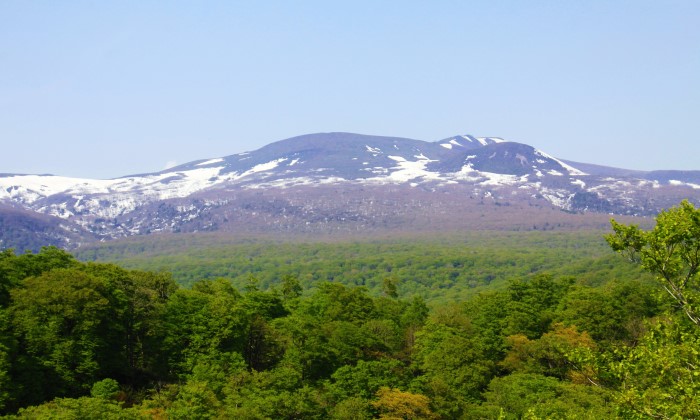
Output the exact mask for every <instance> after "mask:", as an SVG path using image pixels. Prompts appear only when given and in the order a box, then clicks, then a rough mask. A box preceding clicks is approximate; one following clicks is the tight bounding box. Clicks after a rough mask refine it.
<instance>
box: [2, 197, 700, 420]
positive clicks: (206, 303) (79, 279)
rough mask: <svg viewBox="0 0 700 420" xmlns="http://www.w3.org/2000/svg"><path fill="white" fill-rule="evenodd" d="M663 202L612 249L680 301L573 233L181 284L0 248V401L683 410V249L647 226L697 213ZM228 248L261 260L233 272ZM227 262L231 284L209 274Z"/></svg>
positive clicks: (336, 413)
mask: <svg viewBox="0 0 700 420" xmlns="http://www.w3.org/2000/svg"><path fill="white" fill-rule="evenodd" d="M679 209H682V210H679ZM668 213H669V214H670V215H671V216H669V215H667V214H666V213H664V214H662V215H660V218H659V219H658V221H657V222H658V223H660V224H662V225H663V224H665V225H666V228H663V226H662V227H658V226H657V228H658V229H659V231H658V232H657V231H656V229H657V228H655V230H653V231H651V233H650V232H644V231H642V230H641V229H639V228H637V227H632V228H630V227H625V226H623V225H619V224H615V223H614V224H613V228H614V232H615V233H614V234H613V235H612V237H611V238H610V241H611V244H612V245H613V248H614V249H617V250H620V251H623V250H624V251H625V252H627V253H628V255H631V256H633V257H634V258H633V259H634V260H635V261H639V262H640V263H641V265H642V267H643V268H644V269H646V270H649V271H651V272H652V273H654V274H655V275H657V276H658V280H659V281H660V282H661V284H662V285H663V286H665V287H667V288H668V287H671V286H670V283H671V282H676V283H678V282H680V283H679V284H680V285H681V286H682V288H681V289H679V290H681V291H682V294H683V298H684V299H685V300H684V301H681V300H679V299H677V298H678V296H679V295H677V294H676V295H674V299H668V297H667V296H670V295H669V294H668V293H667V294H666V296H665V297H662V295H661V294H660V293H656V292H655V289H654V286H653V282H651V281H650V277H649V276H645V275H640V274H639V273H640V270H639V268H634V266H633V265H630V264H627V263H625V262H624V261H616V260H615V259H611V258H610V257H609V256H607V255H604V254H602V253H599V252H598V251H597V250H596V249H597V248H596V247H598V246H600V241H597V242H596V241H592V240H591V239H590V238H588V239H587V238H586V237H585V236H584V237H583V239H581V242H582V244H580V245H581V247H579V246H577V245H573V244H571V243H570V240H571V238H572V237H571V236H518V238H519V239H523V238H525V241H524V242H522V243H520V244H518V245H517V246H515V245H513V244H512V243H511V244H510V245H502V246H501V247H500V248H499V247H498V246H496V242H497V241H495V240H494V241H493V242H490V241H489V240H487V239H485V240H484V241H483V245H484V246H483V247H481V248H479V247H476V245H474V244H468V245H465V244H462V245H465V246H463V247H461V248H460V247H459V246H456V245H457V244H458V242H450V243H448V244H439V243H434V242H433V243H428V242H422V243H414V244H400V243H384V244H378V243H374V244H371V243H366V244H333V245H332V246H330V245H328V246H327V245H324V246H321V245H319V244H307V245H303V244H302V245H299V244H297V245H295V246H294V247H293V249H292V247H289V248H288V247H286V245H284V246H282V247H280V248H277V249H272V250H267V251H265V250H263V248H261V247H259V245H258V244H253V245H250V247H249V248H245V247H242V246H241V247H240V248H236V251H237V252H238V254H235V253H234V254H229V260H228V262H226V260H225V258H224V257H223V256H218V255H214V257H213V258H214V259H213V260H212V261H213V267H214V268H211V269H207V268H206V267H205V268H203V270H205V271H206V270H209V271H207V275H205V276H202V277H201V278H199V279H197V280H196V281H192V282H191V283H190V287H189V288H184V287H181V286H177V285H176V284H175V282H174V281H173V278H172V277H171V276H170V275H169V274H167V273H166V272H163V271H159V272H148V271H139V270H129V269H124V268H121V267H119V266H116V265H113V264H105V263H94V262H91V263H83V262H79V261H77V260H76V259H74V258H73V257H72V256H71V255H69V254H67V253H65V252H63V251H61V250H58V249H56V248H45V249H43V250H42V251H41V252H39V253H37V254H23V255H16V254H14V252H12V251H6V252H4V253H3V254H2V255H1V256H0V283H1V285H2V288H0V410H1V412H2V413H5V414H7V415H8V417H11V418H108V419H109V418H126V419H131V418H156V419H166V418H173V419H177V418H183V419H184V418H187V419H190V418H193V419H197V418H201V419H206V418H241V419H258V418H288V419H292V418H311V419H313V418H318V419H321V418H336V419H352V418H387V419H388V418H565V417H575V418H592V419H593V418H595V419H597V418H614V417H625V418H645V417H670V418H673V417H678V418H690V417H697V414H698V410H700V407H698V404H697V402H696V398H695V397H696V396H697V395H698V393H700V389H698V387H697V385H696V380H697V369H696V366H700V360H698V354H700V341H698V338H697V337H698V334H697V324H696V323H695V322H694V321H693V317H692V315H693V314H694V313H695V312H694V311H695V309H694V306H693V305H694V302H695V300H694V299H695V295H694V294H695V293H696V292H697V291H696V287H697V286H696V284H695V283H696V280H697V278H696V277H697V276H696V275H695V274H692V275H691V274H690V273H694V270H695V269H694V268H693V264H694V262H693V261H694V260H693V258H694V257H693V255H694V254H693V253H692V251H688V249H692V247H693V246H695V243H696V242H695V238H693V237H692V235H687V234H681V233H678V232H677V233H678V234H677V235H676V234H670V233H669V234H666V233H663V234H662V233H660V232H666V231H669V232H672V231H673V229H676V228H677V229H681V230H683V231H687V230H688V229H690V231H691V232H693V231H692V229H694V228H693V225H692V223H691V225H688V222H687V220H686V219H687V218H690V219H693V218H694V217H695V210H694V209H691V208H689V207H687V206H686V204H682V205H681V207H679V208H677V209H672V210H669V212H668ZM662 216H663V217H662ZM662 228H663V229H662ZM664 229H666V230H664ZM669 229H670V230H669ZM653 232H657V233H658V234H657V233H653ZM698 234H699V235H700V231H699V232H698ZM654 235H656V236H657V237H656V239H653V240H652V237H653V236H654ZM679 237H682V238H683V239H682V240H678V239H677V238H679ZM503 238H504V236H500V237H499V238H498V240H502V239H503ZM513 238H515V236H513V237H511V239H513ZM547 240H551V242H547ZM664 240H665V241H666V243H667V245H668V244H673V245H672V246H666V247H663V246H661V245H659V244H661V243H662V242H663V241H664ZM538 241H540V242H538ZM591 241H592V242H591ZM616 241H617V242H616ZM654 241H657V242H654ZM659 241H661V242H659ZM594 243H595V244H597V245H592V244H594ZM654 244H656V245H654ZM528 247H530V248H528ZM273 248H274V247H273ZM680 248H686V249H680ZM229 251H230V249H229ZM266 252H267V254H266ZM284 252H288V253H289V254H288V255H286V257H285V256H284V255H283V254H284ZM334 252H335V254H334ZM664 252H666V253H667V254H668V255H665V256H663V255H664V254H663V253H664ZM305 253H309V254H312V255H306V254H305ZM577 253H578V257H579V258H574V257H575V256H576V254H577ZM214 254H216V252H214ZM647 254H649V255H647ZM263 255H264V256H263ZM660 255H661V256H663V258H665V260H663V261H666V264H667V265H666V266H664V267H665V268H664V270H665V271H664V272H663V273H662V272H661V271H659V270H660V268H659V265H658V264H657V262H658V261H662V259H660V258H662V257H660ZM241 258H243V260H249V259H250V258H252V259H253V260H255V261H257V262H256V263H254V264H248V263H245V264H248V265H246V266H245V267H243V268H241V267H238V268H236V267H233V266H235V265H236V264H237V263H238V262H240V261H243V260H241ZM279 258H285V260H284V261H282V260H279ZM295 258H298V260H295ZM649 258H652V260H649ZM654 258H656V259H654ZM275 261H276V262H275ZM645 261H647V262H645ZM649 261H651V262H649ZM655 261H656V262H655ZM160 262H162V260H161V261H160ZM248 262H250V261H248ZM224 263H226V264H227V265H228V266H231V267H233V268H231V269H232V270H238V271H237V272H240V273H241V276H244V277H241V278H233V279H227V278H223V277H218V276H213V275H212V274H214V273H215V272H216V271H217V270H218V269H217V268H216V267H217V266H218V265H220V264H224ZM256 264H259V265H256ZM655 264H656V265H655ZM669 264H671V265H673V264H675V267H676V268H673V269H671V268H669V267H670V265H669ZM545 268H547V269H548V270H547V271H549V272H543V269H545ZM550 269H551V270H550ZM268 270H269V271H268ZM453 273H457V274H453ZM664 273H666V274H664ZM484 276H486V277H489V276H493V277H492V278H490V280H486V281H482V280H484V279H485V278H486V277H484ZM475 278H476V280H474V279H475ZM477 284H479V285H480V286H478V287H477V286H476V285H477ZM485 285H488V287H486V286H485ZM674 287H675V286H674ZM11 413H14V414H11Z"/></svg>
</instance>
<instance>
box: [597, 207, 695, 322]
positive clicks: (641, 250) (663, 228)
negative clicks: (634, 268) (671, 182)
mask: <svg viewBox="0 0 700 420" xmlns="http://www.w3.org/2000/svg"><path fill="white" fill-rule="evenodd" d="M611 223H612V229H613V232H614V233H612V234H610V235H607V236H606V240H607V241H608V243H609V244H610V246H611V247H612V249H613V250H615V251H617V252H620V253H622V254H623V255H625V256H627V257H628V258H629V259H630V260H632V261H634V262H638V263H641V265H642V267H644V268H645V269H646V270H648V271H650V272H652V273H654V274H655V275H656V278H657V279H658V280H659V282H660V283H661V285H662V286H663V288H664V290H665V291H666V292H668V294H669V295H670V296H671V297H672V298H673V299H674V300H675V301H676V302H677V303H678V305H679V306H680V307H681V309H682V310H683V311H684V312H685V314H686V315H687V317H688V318H689V319H690V320H691V321H692V322H693V323H694V324H695V325H698V326H700V307H699V306H698V305H700V279H699V278H698V270H699V269H700V210H699V209H696V208H695V207H694V206H693V205H692V204H691V203H689V202H688V201H683V202H681V204H680V205H679V206H677V207H673V208H671V209H669V210H666V211H662V212H661V213H659V215H658V216H657V217H656V226H655V227H654V228H653V229H652V230H648V231H644V230H642V229H640V228H639V226H636V225H623V224H621V223H618V222H616V221H615V220H614V219H613V220H612V221H611Z"/></svg>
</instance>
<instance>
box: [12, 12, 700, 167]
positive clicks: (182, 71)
mask: <svg viewBox="0 0 700 420" xmlns="http://www.w3.org/2000/svg"><path fill="white" fill-rule="evenodd" d="M699 22H700V1H696V0H687V1H674V0H667V1H658V0H654V1H646V0H634V1H624V0H619V1H617V0H616V1H610V0H587V1H574V0H571V1H559V0H549V1H519V0H513V1H507V0H502V1H498V0H488V1H487V0H484V1H478V0H474V1H466V0H460V1H441V0H431V1H409V0H401V1H391V0H382V1H376V0H371V1H364V0H352V1H342V0H339V1H304V0H298V1H274V0H266V1H233V0H231V1H221V2H217V1H203V2H193V1H168V2H164V1H147V0H143V1H61V2H57V1H31V0H30V1H19V0H4V1H0V173H32V174H34V173H41V174H44V173H52V174H56V175H63V176H72V177H84V178H101V179H107V178H115V177H120V176H125V175H131V174H139V173H146V172H154V171H159V170H162V169H164V168H166V167H169V166H174V165H176V164H183V163H186V162H189V161H192V160H196V159H205V158H214V157H221V156H227V155H231V154H235V153H239V152H243V151H250V150H255V149H258V148H260V147H262V146H264V145H266V144H269V143H272V142H274V141H277V140H282V139H285V138H289V137H293V136H297V135H301V134H308V133H316V132H331V131H345V132H355V133H361V134H374V135H388V136H397V137H408V138H413V139H419V140H426V141H436V140H440V139H444V138H447V137H450V136H453V135H457V134H472V135H475V136H493V137H502V138H504V139H506V140H509V141H517V142H521V143H526V144H529V145H531V146H534V147H536V148H538V149H540V150H543V151H545V152H546V153H548V154H550V155H553V156H556V157H558V158H562V159H569V160H574V161H579V162H586V163H595V164H600V165H606V166H614V167H620V168H627V169H639V170H653V169H684V170H691V169H692V170H700V23H699Z"/></svg>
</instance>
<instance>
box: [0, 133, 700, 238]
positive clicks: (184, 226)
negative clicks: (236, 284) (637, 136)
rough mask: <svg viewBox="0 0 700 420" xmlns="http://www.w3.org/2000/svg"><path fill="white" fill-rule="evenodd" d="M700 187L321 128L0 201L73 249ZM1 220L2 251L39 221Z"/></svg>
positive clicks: (628, 210)
mask: <svg viewBox="0 0 700 420" xmlns="http://www.w3.org/2000/svg"><path fill="white" fill-rule="evenodd" d="M699 191H700V171H653V172H643V171H632V170H622V169H616V168H607V167H603V166H598V165H594V164H583V163H575V162H572V161H564V160H560V159H557V158H555V157H552V156H550V155H548V154H547V153H545V152H543V151H540V150H537V149H535V148H533V147H531V146H528V145H525V144H520V143H514V142H507V141H504V140H503V139H500V138H495V137H479V138H477V137H473V136H469V135H460V136H454V137H450V138H447V139H443V140H439V141H435V142H426V141H421V140H413V139H406V138H397V137H382V136H368V135H360V134H352V133H317V134H309V135H303V136H298V137H293V138H290V139H286V140H281V141H278V142H275V143H271V144H269V145H267V146H265V147H262V148H260V149H258V150H255V151H251V152H246V153H239V154H235V155H230V156H225V157H220V158H213V159H206V160H198V161H193V162H190V163H187V164H184V165H180V166H178V167H175V168H171V169H168V170H164V171H160V172H154V173H150V174H141V175H132V176H126V177H122V178H117V179H111V180H90V179H77V178H66V177H60V176H51V175H12V174H5V175H0V203H5V206H6V207H5V209H6V210H0V212H4V213H5V214H10V210H7V209H10V208H12V209H14V210H12V211H17V209H20V210H22V211H23V212H25V213H24V214H25V215H26V216H27V217H29V215H33V216H32V217H35V218H36V217H41V218H43V219H37V220H50V222H47V223H49V225H51V226H54V227H55V226H57V225H61V223H56V221H57V220H60V221H63V222H62V223H63V226H64V227H66V226H68V227H67V228H61V229H57V230H54V231H52V232H55V233H54V234H55V235H57V236H61V235H62V234H61V232H63V231H65V232H66V233H65V235H63V236H62V239H61V240H62V241H63V242H61V243H63V244H76V243H80V242H88V241H92V240H94V239H95V238H102V239H108V238H117V237H124V236H130V235H138V234H149V233H153V232H164V231H165V232H178V231H203V230H205V231H212V230H222V231H231V232H236V231H244V230H253V231H256V230H266V231H288V232H299V231H304V232H316V231H319V230H321V231H323V230H325V231H329V232H330V231H333V229H341V230H345V231H350V230H353V229H355V230H358V229H382V228H385V229H387V228H392V229H420V228H422V227H421V226H427V225H431V224H432V225H439V226H442V227H445V226H447V225H449V224H450V223H453V224H454V225H455V226H456V225H459V223H456V222H454V220H456V219H457V218H458V217H460V206H461V208H462V209H466V208H469V207H470V206H473V205H478V203H483V202H484V200H489V202H491V203H501V204H508V205H513V206H515V207H519V208H523V209H528V208H543V206H544V207H552V208H555V209H559V210H564V211H568V212H600V213H606V214H607V213H615V214H630V215H634V214H636V215H650V214H655V213H657V212H658V211H659V210H661V209H662V208H665V207H669V206H672V205H675V204H677V203H678V202H679V201H680V200H681V199H686V198H687V199H691V200H692V201H695V202H697V198H698V192H699ZM334 192H341V194H340V195H339V196H338V195H337V194H335V193H334ZM454 203H459V205H458V206H454V205H453V204H454ZM475 203H477V204H475ZM4 220H10V222H5V223H6V226H9V227H8V228H7V230H5V229H3V232H4V233H3V236H2V237H0V239H2V240H3V241H4V242H2V243H3V244H4V246H17V245H16V243H13V241H12V240H11V239H10V238H8V235H9V234H8V233H7V232H17V231H18V229H19V231H21V230H22V229H25V230H31V229H32V227H31V226H35V227H36V226H38V225H36V224H33V225H32V224H31V223H29V224H22V223H20V222H19V221H18V220H20V219H19V218H17V217H14V218H12V217H10V218H8V217H7V216H6V218H5V219H4ZM12 220H14V221H15V222H12ZM23 220H26V219H23ZM431 220H432V222H431ZM8 223H9V225H8ZM421 224H422V225H421ZM22 226H24V227H22ZM47 226H48V225H47ZM518 226H520V225H518ZM523 226H524V225H523ZM460 228H468V227H464V226H462V227H460ZM40 230H41V229H40ZM13 235H15V236H16V233H14V234H13Z"/></svg>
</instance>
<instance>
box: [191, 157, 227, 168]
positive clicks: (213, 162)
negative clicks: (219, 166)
mask: <svg viewBox="0 0 700 420" xmlns="http://www.w3.org/2000/svg"><path fill="white" fill-rule="evenodd" d="M223 161H224V158H216V159H210V160H207V161H206V162H202V163H198V164H197V166H206V165H213V164H215V163H220V162H223Z"/></svg>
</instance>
